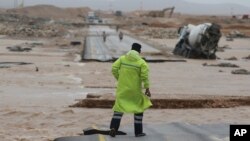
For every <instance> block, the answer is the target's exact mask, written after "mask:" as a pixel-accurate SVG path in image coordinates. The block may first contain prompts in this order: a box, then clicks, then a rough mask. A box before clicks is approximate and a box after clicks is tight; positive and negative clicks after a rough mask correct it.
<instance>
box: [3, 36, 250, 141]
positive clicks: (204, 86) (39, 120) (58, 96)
mask: <svg viewBox="0 0 250 141" xmlns="http://www.w3.org/2000/svg"><path fill="white" fill-rule="evenodd" d="M152 41H154V42H157V43H158V44H164V45H167V46H168V47H169V50H171V49H172V48H173V46H174V43H175V42H176V40H166V39H164V40H159V39H158V40H155V39H154V40H153V39H152ZM26 42H28V43H32V42H43V43H44V45H43V46H36V47H34V48H33V50H32V51H31V52H9V51H8V50H7V49H6V47H7V46H12V45H17V44H22V43H26ZM249 43H250V40H249V39H236V40H235V41H234V42H226V41H225V39H224V38H223V39H222V40H221V42H220V46H223V45H226V44H227V45H229V47H231V48H232V49H226V50H225V52H218V57H220V58H221V59H219V60H210V61H208V60H193V59H187V62H165V63H150V64H149V66H150V79H151V84H152V85H151V92H152V94H153V95H157V94H171V95H176V96H178V95H190V96H192V95H237V96H241V95H243V96H244V95H248V96H249V91H250V87H249V85H250V76H249V75H233V74H231V70H233V69H234V68H220V67H204V66H203V65H202V64H203V63H208V64H216V63H220V62H231V63H234V64H237V65H239V66H240V67H241V68H244V69H247V70H250V64H249V60H244V59H241V58H242V57H246V56H248V55H249V54H250V50H249V49H250V48H249ZM80 50H81V46H77V47H72V46H69V47H68V48H67V47H66V48H65V47H64V48H62V47H58V46H56V45H53V44H48V41H47V40H38V41H24V40H13V39H8V38H6V37H2V38H1V39H0V60H1V62H30V63H34V64H31V65H22V66H17V65H14V66H11V68H0V96H1V99H0V125H1V126H0V138H1V140H4V141H51V140H53V139H54V138H56V137H61V136H71V135H77V134H78V133H81V132H82V129H83V128H87V127H90V126H92V125H93V124H96V125H106V126H108V125H109V122H110V119H111V116H112V110H111V109H96V108H95V109H86V108H69V107H68V106H69V105H71V104H74V103H76V102H77V101H75V100H76V99H82V98H85V96H86V94H87V93H112V94H114V92H115V89H114V86H115V83H116V82H115V80H114V78H113V77H112V75H111V73H110V71H111V65H112V64H111V63H100V62H83V63H80V62H78V61H79V54H77V53H78V52H79V51H80ZM232 56H235V57H237V58H238V60H237V61H228V60H224V58H229V57H232ZM36 66H37V67H38V68H39V71H36ZM220 70H221V71H222V72H220ZM91 87H92V88H91ZM93 87H94V88H93ZM95 87H102V88H95ZM249 113H250V108H249V107H235V108H221V109H157V110H154V109H149V110H147V111H146V112H145V117H144V122H145V123H146V124H147V123H150V124H151V123H170V122H185V123H194V124H210V123H229V124H249V122H250V114H249ZM132 123H133V116H131V115H125V116H124V118H123V120H122V126H123V125H131V130H133V126H132Z"/></svg>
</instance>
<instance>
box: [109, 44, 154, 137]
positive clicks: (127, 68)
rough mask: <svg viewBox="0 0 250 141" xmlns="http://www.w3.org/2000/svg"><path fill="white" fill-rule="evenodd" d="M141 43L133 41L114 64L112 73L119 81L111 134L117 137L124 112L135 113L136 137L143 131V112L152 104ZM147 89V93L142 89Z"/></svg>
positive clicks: (141, 134) (142, 134)
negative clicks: (124, 53)
mask: <svg viewBox="0 0 250 141" xmlns="http://www.w3.org/2000/svg"><path fill="white" fill-rule="evenodd" d="M140 52H141V45H140V44H138V43H133V44H132V48H131V50H130V51H129V52H128V53H127V54H126V55H123V56H121V57H120V58H119V59H117V60H116V61H115V62H114V63H113V65H112V74H113V76H114V77H115V79H116V80H117V81H118V84H117V89H116V100H115V104H114V106H113V111H114V114H113V117H112V120H111V123H110V136H112V137H115V135H116V132H117V131H118V129H119V126H120V122H121V118H122V115H123V113H133V114H134V133H135V136H136V137H140V136H145V135H146V134H145V133H143V124H142V119H143V112H144V111H145V110H146V109H147V108H149V107H150V106H152V103H151V101H150V99H149V97H150V96H151V93H150V90H149V68H148V65H147V63H146V62H145V61H144V60H143V59H142V58H141V56H140V55H139V54H140ZM143 88H144V89H145V93H143V92H142V89H143Z"/></svg>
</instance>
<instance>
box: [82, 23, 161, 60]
mask: <svg viewBox="0 0 250 141" xmlns="http://www.w3.org/2000/svg"><path fill="white" fill-rule="evenodd" d="M119 34H120V33H119V32H116V31H115V30H114V29H111V28H109V27H108V26H90V27H89V34H88V36H87V37H86V39H85V45H84V51H83V54H82V60H96V61H102V62H106V61H112V60H114V59H116V58H118V57H119V56H121V55H123V54H125V53H127V52H128V51H129V50H130V49H131V45H132V44H133V43H134V42H137V43H140V44H141V45H142V48H143V50H142V56H144V57H145V59H146V60H164V59H165V60H166V58H165V57H164V56H163V55H157V56H153V55H151V54H161V51H160V50H157V49H155V48H153V47H152V46H150V45H147V44H145V43H143V42H142V41H139V40H137V39H134V38H132V37H130V36H128V35H123V38H122V39H120V38H119Z"/></svg>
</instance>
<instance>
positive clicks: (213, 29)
mask: <svg viewBox="0 0 250 141" xmlns="http://www.w3.org/2000/svg"><path fill="white" fill-rule="evenodd" d="M178 33H179V35H180V38H179V41H178V43H177V44H176V46H175V49H174V51H173V53H174V54H175V55H180V56H184V57H186V58H197V59H216V54H215V53H216V51H217V48H218V42H219V40H220V37H221V32H220V26H219V25H218V24H214V23H204V24H199V25H197V26H195V25H192V24H188V25H186V26H183V27H181V28H180V29H179V31H178Z"/></svg>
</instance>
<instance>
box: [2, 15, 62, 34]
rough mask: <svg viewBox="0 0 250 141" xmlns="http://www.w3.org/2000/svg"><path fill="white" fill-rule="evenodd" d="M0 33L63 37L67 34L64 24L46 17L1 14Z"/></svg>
mask: <svg viewBox="0 0 250 141" xmlns="http://www.w3.org/2000/svg"><path fill="white" fill-rule="evenodd" d="M0 34H3V35H8V36H14V37H48V38H49V37H58V36H59V37H61V36H63V35H65V34H66V30H65V28H64V25H63V24H59V23H55V22H54V21H52V20H50V19H46V18H31V17H27V16H23V15H14V14H0Z"/></svg>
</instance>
